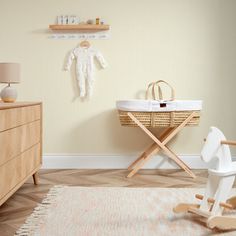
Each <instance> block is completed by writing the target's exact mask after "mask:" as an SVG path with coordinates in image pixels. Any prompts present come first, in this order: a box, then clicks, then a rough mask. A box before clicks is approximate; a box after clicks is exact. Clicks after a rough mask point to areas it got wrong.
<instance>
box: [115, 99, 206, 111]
mask: <svg viewBox="0 0 236 236" xmlns="http://www.w3.org/2000/svg"><path fill="white" fill-rule="evenodd" d="M116 107H117V109H118V110H122V111H144V112H145V111H146V112H152V111H199V110H201V109H202V101H201V100H174V101H155V100H141V99H132V100H120V101H117V102H116Z"/></svg>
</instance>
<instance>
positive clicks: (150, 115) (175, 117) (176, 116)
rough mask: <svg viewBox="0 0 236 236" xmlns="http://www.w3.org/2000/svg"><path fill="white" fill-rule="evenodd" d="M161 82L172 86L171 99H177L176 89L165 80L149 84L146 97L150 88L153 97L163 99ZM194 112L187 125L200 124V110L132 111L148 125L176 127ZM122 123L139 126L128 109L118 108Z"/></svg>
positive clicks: (123, 124)
mask: <svg viewBox="0 0 236 236" xmlns="http://www.w3.org/2000/svg"><path fill="white" fill-rule="evenodd" d="M160 83H165V84H167V85H168V86H169V87H170V88H171V98H170V99H169V101H173V100H174V99H175V93H174V89H173V88H172V87H171V86H170V85H169V84H168V83H167V82H165V81H163V80H159V81H157V82H152V83H150V84H149V85H148V88H147V91H146V99H148V96H149V90H150V88H151V89H152V99H154V100H163V96H162V91H161V88H160V86H159V84H160ZM156 86H157V87H158V94H159V99H157V96H156V92H155V87H156ZM192 112H195V115H194V117H193V118H192V119H191V120H190V121H189V122H188V124H187V126H194V125H198V124H199V121H200V111H171V112H138V111H132V112H131V113H132V114H133V115H134V116H135V117H136V118H137V119H138V120H139V121H140V122H141V123H142V124H143V125H144V126H146V127H149V128H151V127H175V126H178V125H180V124H181V123H182V122H183V121H184V120H185V119H187V118H188V116H189V115H190V114H192ZM118 113H119V118H120V123H121V125H122V126H128V127H137V124H136V123H135V122H134V121H133V120H132V119H131V118H130V117H129V116H128V111H122V110H118Z"/></svg>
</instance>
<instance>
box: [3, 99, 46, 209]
mask: <svg viewBox="0 0 236 236" xmlns="http://www.w3.org/2000/svg"><path fill="white" fill-rule="evenodd" d="M41 164H42V104H41V103H39V102H38V103H36V102H35V103H32V102H16V103H0V205H2V204H3V203H4V202H5V201H6V200H7V199H8V198H9V197H10V196H11V195H12V194H13V193H14V192H15V191H16V190H17V189H18V188H20V187H21V186H22V185H23V184H24V182H25V181H26V180H27V179H28V177H29V176H33V178H34V184H37V183H38V177H37V171H38V170H39V168H40V166H41Z"/></svg>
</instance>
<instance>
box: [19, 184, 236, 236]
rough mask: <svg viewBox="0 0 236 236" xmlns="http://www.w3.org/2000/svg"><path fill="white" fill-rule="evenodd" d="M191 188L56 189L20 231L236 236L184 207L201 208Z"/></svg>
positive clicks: (55, 235)
mask: <svg viewBox="0 0 236 236" xmlns="http://www.w3.org/2000/svg"><path fill="white" fill-rule="evenodd" d="M202 192H203V189H190V188H124V187H123V188H117V187H114V188H113V187H69V186H55V187H54V188H52V189H51V190H50V191H49V193H48V195H47V196H46V198H45V199H44V200H43V202H42V203H41V204H40V205H39V206H38V207H36V208H35V210H34V212H33V213H32V215H31V216H30V217H29V218H28V219H27V220H26V223H25V224H24V225H23V226H22V227H21V228H20V229H19V230H18V231H17V232H16V235H18V236H19V235H20V236H28V235H35V236H126V235H127V236H132V235H134V236H141V235H142V236H146V235H147V236H152V235H153V236H154V235H155V236H159V235H165V236H167V235H172V236H173V235H175V236H178V235H180V236H181V235H183V236H189V235H190V236H194V235H197V236H200V235H205V236H206V235H218V234H219V235H236V231H235V232H227V233H223V234H222V233H220V232H217V231H212V230H209V229H207V228H206V227H205V226H204V225H203V224H202V223H200V222H198V221H196V220H194V218H193V217H192V215H190V214H181V215H179V214H175V213H173V211H172V209H173V207H175V206H176V205H177V204H178V203H180V202H192V203H194V202H195V203H197V202H198V200H196V199H194V195H195V194H196V193H202Z"/></svg>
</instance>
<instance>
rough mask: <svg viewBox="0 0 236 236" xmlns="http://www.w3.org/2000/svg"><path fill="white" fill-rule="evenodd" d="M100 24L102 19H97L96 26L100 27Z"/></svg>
mask: <svg viewBox="0 0 236 236" xmlns="http://www.w3.org/2000/svg"><path fill="white" fill-rule="evenodd" d="M99 24H100V18H98V17H97V18H96V25H99Z"/></svg>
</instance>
